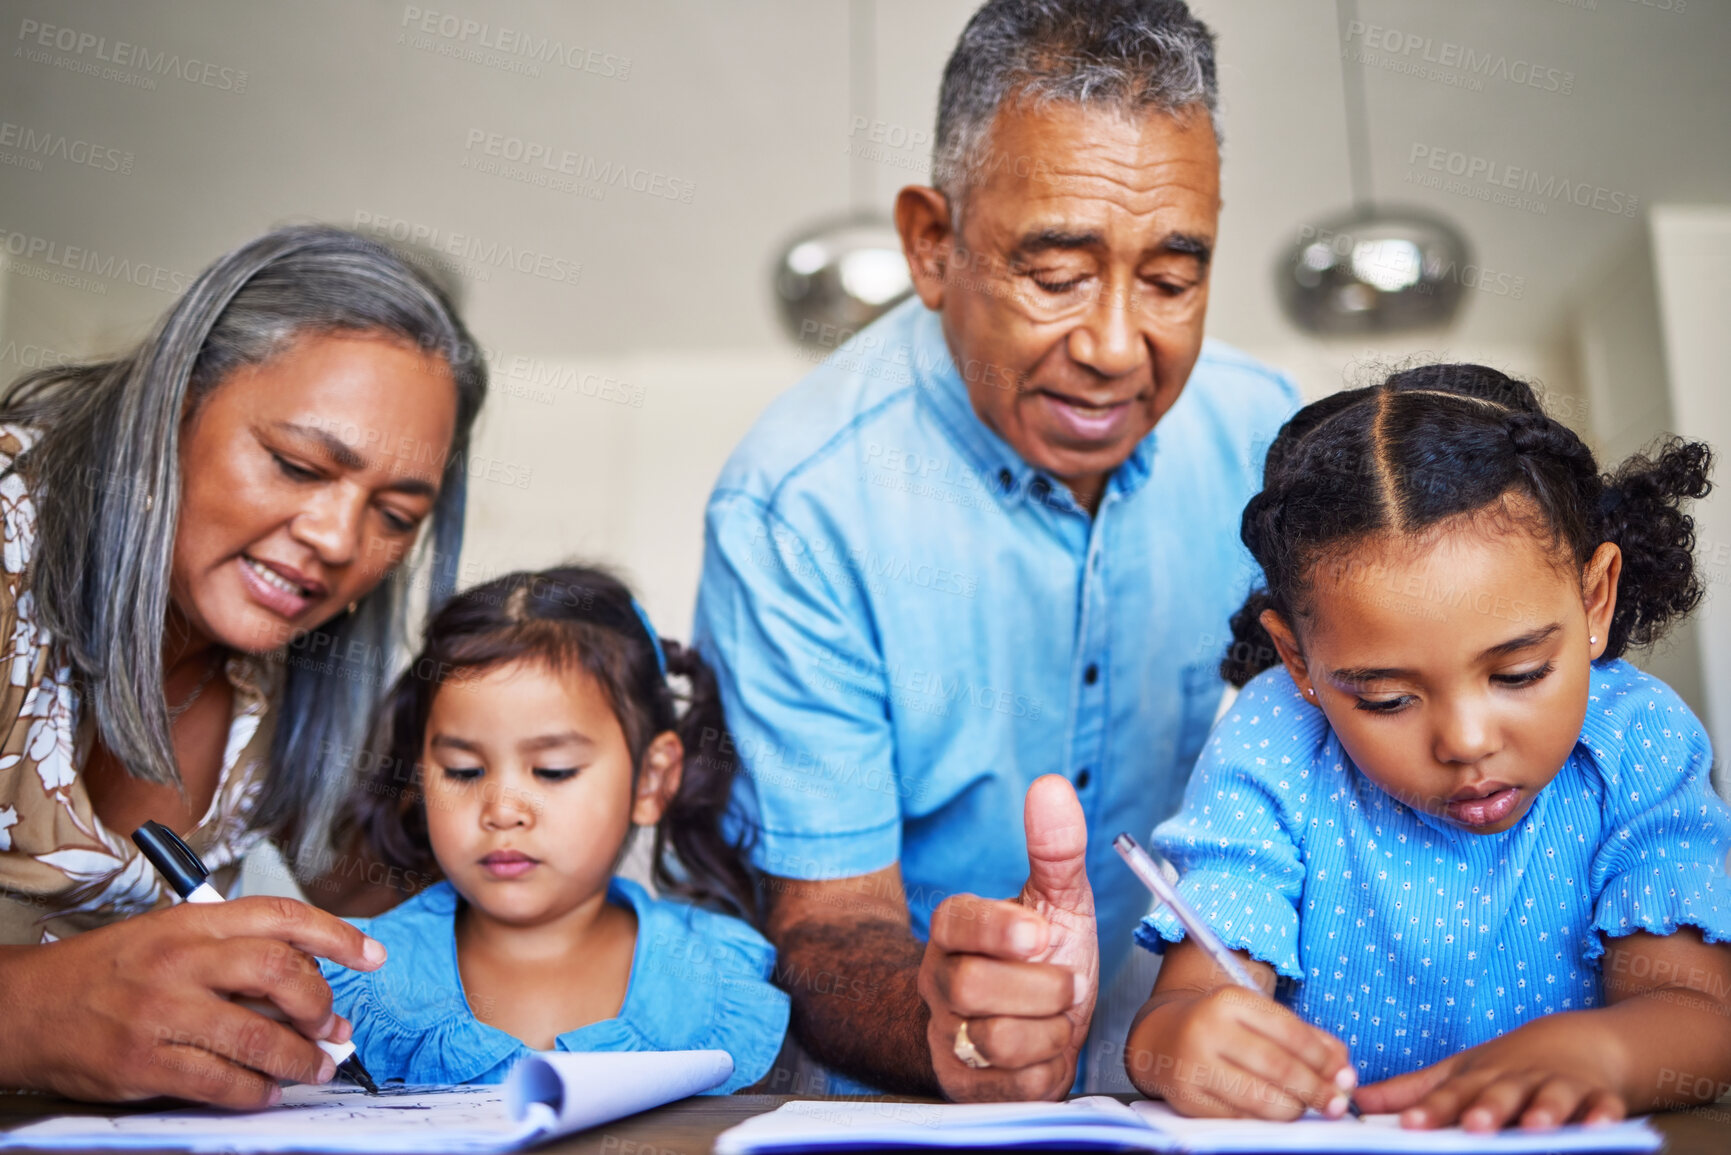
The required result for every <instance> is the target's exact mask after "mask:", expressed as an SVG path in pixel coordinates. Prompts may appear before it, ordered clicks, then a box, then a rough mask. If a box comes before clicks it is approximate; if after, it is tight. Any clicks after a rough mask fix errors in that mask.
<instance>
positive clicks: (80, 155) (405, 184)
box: [0, 0, 1731, 749]
mask: <svg viewBox="0 0 1731 1155" xmlns="http://www.w3.org/2000/svg"><path fill="white" fill-rule="evenodd" d="M974 6H975V5H974V2H973V0H726V2H721V0H708V2H704V0H641V2H637V3H632V4H617V3H602V2H600V0H581V2H559V3H553V2H543V3H536V2H527V0H525V2H506V3H486V4H482V3H480V2H479V0H467V2H466V3H463V4H458V3H456V2H455V0H453V2H451V3H444V2H442V0H427V2H426V3H422V4H403V3H397V2H394V0H393V2H389V3H387V2H366V3H357V2H354V0H311V2H300V3H295V4H271V3H262V2H255V0H245V2H237V0H221V2H217V0H174V2H172V3H170V2H165V0H145V2H135V3H127V4H119V3H96V2H91V0H58V2H55V3H47V2H33V0H4V2H0V35H3V36H4V37H5V38H6V44H5V48H4V53H3V56H0V59H3V60H4V65H3V66H0V261H3V263H0V377H3V378H4V379H5V380H8V381H9V380H11V379H12V378H14V377H16V376H18V375H19V374H21V373H23V372H25V371H26V370H28V369H30V368H33V367H35V366H37V365H41V364H46V363H51V362H53V361H61V360H68V359H78V358H84V357H87V356H91V355H95V354H105V353H112V352H116V351H119V350H121V349H122V348H124V347H125V346H127V345H128V344H130V343H131V342H133V341H135V340H137V339H138V338H140V337H141V336H143V335H144V334H145V332H146V331H147V330H148V328H149V327H150V325H151V323H152V322H153V321H154V320H155V319H156V318H157V317H158V316H159V315H160V314H161V313H162V312H163V311H164V310H166V309H167V308H168V306H169V305H170V303H171V302H172V301H173V299H174V297H175V296H176V295H177V293H178V292H179V291H180V290H181V289H183V288H184V287H185V286H186V285H187V284H188V283H189V282H190V280H191V279H192V277H193V276H194V275H196V273H197V272H198V271H199V270H200V269H201V268H203V267H204V266H205V265H206V264H207V263H209V262H210V261H211V260H213V259H214V258H215V257H217V256H218V255H219V254H221V253H222V252H223V251H225V250H227V249H228V248H230V247H232V246H234V245H236V244H238V243H240V242H242V241H244V240H246V239H248V238H250V237H252V236H254V235H255V234H257V233H260V232H262V231H264V230H266V229H269V228H271V227H272V226H275V225H279V224H284V223H290V222H298V221H308V220H318V221H326V222H331V223H335V224H339V225H344V226H347V227H351V228H356V229H358V230H360V231H363V232H368V233H371V234H373V235H376V236H379V237H381V238H385V239H391V240H395V241H398V242H402V243H406V244H410V245H413V246H416V247H417V249H418V251H419V254H420V255H419V257H418V259H420V260H422V262H423V263H424V264H425V265H427V266H428V267H430V268H432V269H434V271H436V272H437V273H438V274H439V275H440V276H441V277H443V278H444V279H445V280H446V281H447V282H448V283H450V284H451V285H453V286H454V287H455V289H456V291H457V292H458V294H459V296H460V300H461V304H462V306H463V308H464V312H465V314H466V316H467V318H468V320H469V323H470V325H471V327H472V328H473V330H474V331H475V333H476V335H477V337H478V338H479V339H480V341H481V342H482V343H483V345H484V346H485V347H486V349H487V352H488V356H489V360H490V362H491V364H492V369H493V374H492V380H493V395H492V398H491V399H490V401H489V402H488V406H487V409H486V411H485V413H484V414H483V416H482V422H481V427H480V433H479V446H478V448H477V450H476V455H475V458H474V460H473V461H472V462H471V474H472V476H473V478H474V480H473V482H472V496H471V499H470V507H469V526H468V530H469V536H468V543H469V544H468V546H467V548H466V550H465V555H464V563H463V565H464V569H463V574H462V579H461V580H462V581H463V583H464V584H468V583H470V582H474V581H478V580H481V579H483V578H485V577H488V576H492V575H495V574H498V573H501V572H504V571H506V570H510V569H514V568H517V567H521V566H531V565H542V564H545V563H550V562H553V561H555V560H558V559H564V558H572V557H577V558H584V559H597V560H603V561H607V562H611V563H614V564H616V565H618V566H620V567H622V568H623V570H624V571H625V572H626V574H627V575H628V577H629V578H630V579H631V580H632V581H633V582H634V583H635V584H636V585H637V587H638V589H639V590H640V591H641V593H642V596H643V600H644V602H645V603H646V604H647V606H648V607H649V609H650V612H651V613H652V615H653V616H654V617H655V619H656V621H657V623H658V624H659V625H660V627H661V629H662V631H663V632H665V633H668V634H673V635H684V634H686V633H688V632H689V626H690V618H691V609H692V605H693V602H694V599H695V592H696V582H697V573H698V563H699V557H700V553H701V548H702V526H701V515H702V508H703V503H704V499H705V497H706V495H707V493H708V490H709V487H710V485H711V483H712V481H713V480H714V477H715V475H716V473H717V471H718V470H719V468H720V466H721V464H722V462H723V460H724V459H725V458H726V456H727V454H728V453H729V452H730V450H731V449H732V447H733V446H734V444H735V443H736V441H737V440H738V439H739V437H740V436H741V435H742V434H743V433H744V432H745V430H746V429H747V428H748V427H749V425H750V424H751V422H752V420H753V419H754V417H755V416H756V415H757V413H758V412H759V411H760V410H761V409H762V407H763V406H764V404H765V403H766V402H767V401H768V400H769V399H770V398H772V397H774V396H775V395H776V394H777V393H779V392H780V391H782V390H783V389H785V388H787V387H788V386H789V385H791V384H793V383H794V382H795V381H796V380H797V379H798V378H799V377H800V376H801V375H802V374H804V373H805V372H807V371H808V370H810V369H811V368H812V366H813V365H814V364H815V362H816V361H817V360H819V359H821V358H822V356H824V355H825V354H826V353H827V352H829V351H830V349H828V348H825V347H823V346H822V345H817V346H801V345H800V344H799V343H798V342H797V341H796V340H794V338H793V337H792V336H790V334H789V331H788V329H787V328H786V327H785V326H784V324H783V322H782V320H781V318H780V316H779V315H778V311H777V302H776V298H775V295H774V290H773V285H774V278H775V273H776V269H777V262H778V260H779V259H780V257H781V255H782V253H783V252H784V250H785V249H786V248H787V246H788V245H789V243H790V242H792V241H794V240H795V239H796V238H798V237H800V236H802V235H804V234H805V233H807V232H808V231H809V230H811V229H812V228H814V227H816V226H820V225H822V224H823V223H824V222H826V221H832V220H836V219H839V218H842V217H846V216H848V215H849V214H859V213H865V214H873V213H875V214H878V215H883V214H887V212H888V210H889V207H890V204H891V201H892V199H893V197H894V195H895V192H896V190H897V189H898V188H899V187H901V186H902V185H904V184H907V183H924V182H925V180H926V176H927V174H928V172H929V152H930V141H931V132H932V123H933V119H934V114H935V107H936V97H937V89H938V82H939V77H940V74H941V71H942V67H943V64H944V61H945V59H946V58H947V56H948V54H949V52H950V49H951V47H952V45H953V43H954V41H955V38H956V36H957V34H958V33H959V32H960V30H961V28H962V26H963V25H964V24H965V22H966V21H967V19H968V17H969V15H970V14H971V12H972V10H973V8H974ZM1192 6H1193V7H1194V8H1195V9H1196V10H1197V12H1198V13H1199V14H1200V15H1201V16H1202V17H1203V18H1204V19H1205V20H1207V21H1208V22H1209V23H1210V24H1211V25H1212V26H1213V28H1214V29H1215V31H1216V32H1217V33H1218V35H1219V59H1220V85H1221V91H1222V101H1223V108H1224V122H1225V130H1226V138H1227V139H1226V145H1225V153H1224V188H1225V210H1224V213H1223V216H1222V219H1221V232H1220V243H1219V248H1218V255H1217V258H1216V264H1215V271H1214V283H1213V290H1212V303H1211V306H1210V316H1209V324H1208V329H1209V332H1210V334H1211V335H1212V336H1214V337H1216V338H1219V339H1222V340H1225V341H1228V342H1231V343H1233V344H1235V345H1237V346H1239V347H1241V348H1243V349H1245V350H1247V351H1249V352H1251V353H1253V354H1255V355H1256V356H1258V357H1261V358H1263V359H1264V360H1266V361H1268V362H1270V363H1272V364H1274V365H1276V366H1278V367H1281V368H1284V369H1286V370H1288V371H1289V372H1291V373H1293V374H1294V375H1295V376H1296V377H1297V378H1298V379H1299V381H1300V382H1301V383H1302V385H1303V387H1304V389H1305V390H1306V392H1307V394H1309V395H1310V396H1313V397H1314V396H1318V395H1321V394H1323V393H1326V392H1328V391H1331V390H1333V389H1337V388H1339V387H1341V385H1342V384H1343V383H1361V382H1363V381H1364V380H1365V379H1366V378H1367V377H1368V375H1369V373H1370V372H1371V371H1372V370H1373V368H1374V367H1375V366H1376V365H1378V364H1384V363H1387V362H1389V361H1407V360H1411V359H1414V358H1415V357H1424V358H1427V359H1428V358H1432V357H1447V358H1452V359H1471V360H1478V361H1483V362H1487V363H1489V364H1493V365H1496V366H1498V367H1500V368H1503V369H1505V370H1507V371H1509V372H1511V373H1514V374H1517V375H1520V376H1523V377H1526V378H1527V379H1529V380H1532V381H1535V382H1536V383H1538V384H1539V385H1540V386H1542V388H1543V390H1544V395H1545V397H1546V398H1547V401H1548V403H1549V405H1550V407H1551V408H1552V409H1553V411H1555V412H1556V413H1557V414H1558V415H1559V416H1562V417H1563V418H1564V419H1566V420H1568V421H1569V422H1570V423H1572V424H1573V425H1574V426H1575V427H1577V428H1578V429H1579V430H1580V431H1582V432H1583V433H1584V434H1585V435H1586V436H1588V437H1589V439H1590V440H1591V441H1592V442H1593V443H1594V444H1595V446H1596V447H1598V448H1600V449H1602V450H1604V451H1606V452H1608V453H1611V454H1617V455H1620V454H1624V453H1627V452H1629V451H1631V450H1632V449H1634V448H1636V447H1638V446H1639V445H1641V444H1643V443H1646V442H1647V441H1649V440H1650V439H1651V438H1652V437H1653V436H1655V435H1656V434H1658V433H1659V432H1660V431H1662V430H1677V431H1679V432H1683V433H1686V434H1689V435H1691V436H1698V437H1705V438H1706V439H1708V440H1710V441H1712V442H1714V443H1715V444H1717V445H1720V446H1721V447H1725V448H1728V449H1731V404H1728V402H1727V401H1726V400H1725V397H1726V392H1727V391H1726V389H1725V388H1724V386H1723V384H1722V378H1723V374H1724V369H1723V366H1725V365H1727V364H1731V129H1728V128H1727V122H1728V114H1731V69H1728V68H1727V67H1726V65H1725V61H1726V59H1727V57H1728V55H1731V52H1728V50H1731V0H1447V2H1445V0H1357V3H1356V7H1354V8H1351V9H1349V10H1343V9H1341V8H1338V7H1337V6H1336V4H1335V3H1334V0H1195V2H1194V3H1193V5H1192ZM1355 93H1356V94H1357V95H1356V96H1355V95H1354V94H1355ZM1349 113H1350V114H1352V115H1349ZM1355 116H1356V119H1355ZM1354 125H1356V126H1357V132H1358V139H1359V140H1360V141H1361V147H1360V148H1359V149H1358V150H1357V153H1358V155H1357V156H1356V158H1355V157H1354V156H1353V155H1349V152H1350V150H1349V140H1351V139H1352V132H1353V130H1352V127H1351V126H1354ZM547 158H555V159H554V160H552V161H549V160H548V159H547ZM1355 159H1356V161H1357V166H1358V175H1357V179H1356V180H1355V179H1354V162H1355ZM561 169H563V170H564V171H561ZM1366 198H1369V199H1370V200H1372V201H1373V202H1374V203H1376V204H1378V205H1384V204H1386V205H1392V206H1408V207H1410V208H1413V209H1417V210H1423V211H1424V212H1426V213H1428V214H1430V215H1432V216H1440V217H1442V218H1445V219H1446V220H1447V221H1448V222H1450V223H1452V225H1453V227H1454V228H1455V229H1456V230H1457V231H1458V232H1459V233H1460V234H1461V236H1462V237H1463V238H1464V239H1465V241H1466V243H1467V245H1468V254H1470V259H1464V260H1461V261H1459V262H1458V263H1455V262H1451V263H1450V265H1449V266H1448V267H1445V268H1442V269H1441V270H1440V272H1439V274H1438V275H1439V277H1440V283H1441V284H1442V285H1443V286H1444V288H1445V289H1446V291H1447V292H1449V293H1451V294H1453V293H1458V296H1459V299H1460V300H1459V306H1458V310H1457V311H1456V312H1455V314H1454V316H1453V318H1452V319H1451V320H1450V321H1448V322H1447V323H1446V324H1431V325H1429V326H1428V327H1426V328H1422V329H1419V330H1417V331H1412V332H1406V333H1401V334H1398V335H1385V336H1381V337H1376V338H1374V339H1373V338H1370V337H1367V336H1364V335H1360V336H1332V337H1329V336H1319V335H1317V334H1315V333H1313V332H1309V331H1306V330H1304V329H1301V328H1299V327H1297V326H1296V325H1295V324H1293V323H1292V322H1291V321H1289V320H1288V319H1287V317H1286V315H1285V314H1284V313H1283V311H1282V308H1281V305H1280V301H1279V298H1278V296H1277V293H1276V279H1277V276H1279V275H1281V272H1280V271H1281V270H1282V269H1285V268H1287V267H1288V265H1289V262H1290V258H1291V255H1292V254H1293V253H1294V252H1295V251H1296V252H1302V251H1303V246H1304V245H1306V244H1307V243H1312V242H1316V243H1321V244H1323V245H1324V246H1327V245H1329V244H1330V243H1331V235H1330V233H1329V229H1328V226H1329V222H1330V221H1332V220H1336V219H1338V218H1339V217H1340V215H1341V214H1342V213H1343V212H1344V211H1346V210H1347V209H1349V208H1350V207H1351V206H1352V205H1353V204H1354V202H1355V200H1356V201H1358V202H1363V201H1365V200H1366ZM1337 251H1338V250H1337ZM1451 286H1452V287H1451ZM1721 475H1722V477H1723V476H1726V475H1725V474H1724V472H1723V471H1721ZM1701 521H1702V526H1701V530H1702V531H1701V541H1700V546H1701V553H1702V561H1703V564H1704V565H1705V567H1706V570H1707V572H1708V574H1709V575H1710V578H1711V588H1712V593H1713V598H1712V599H1710V604H1709V605H1708V607H1707V609H1706V611H1705V612H1704V613H1703V614H1702V615H1701V616H1700V617H1699V618H1698V619H1697V622H1696V624H1695V625H1694V627H1693V628H1692V629H1691V630H1689V631H1687V632H1686V633H1685V634H1684V635H1682V636H1681V637H1679V638H1678V639H1677V640H1675V641H1673V642H1672V643H1670V644H1669V646H1668V648H1666V649H1665V650H1664V651H1663V652H1661V653H1659V654H1656V655H1653V656H1652V657H1651V658H1649V659H1647V662H1648V664H1649V665H1652V666H1654V667H1655V668H1656V669H1658V670H1659V672H1661V673H1662V674H1663V676H1665V677H1666V678H1667V679H1668V680H1670V681H1671V682H1672V684H1673V685H1675V686H1677V687H1678V688H1679V689H1680V690H1681V691H1682V692H1683V693H1684V695H1685V697H1687V698H1688V699H1689V700H1690V703H1691V705H1693V706H1694V707H1695V708H1696V709H1697V711H1699V712H1700V713H1702V715H1703V716H1704V717H1706V718H1707V719H1708V720H1709V722H1710V725H1711V727H1712V729H1713V730H1714V732H1715V735H1716V737H1717V738H1718V740H1719V744H1720V747H1721V748H1722V749H1723V748H1725V744H1726V743H1727V742H1728V741H1731V608H1726V609H1723V610H1722V609H1721V607H1720V606H1719V605H1718V602H1719V601H1720V600H1723V598H1724V594H1725V588H1726V585H1727V584H1728V583H1731V502H1719V501H1712V500H1710V501H1709V502H1708V503H1707V504H1706V506H1705V508H1704V509H1703V511H1702V519H1701Z"/></svg>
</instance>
